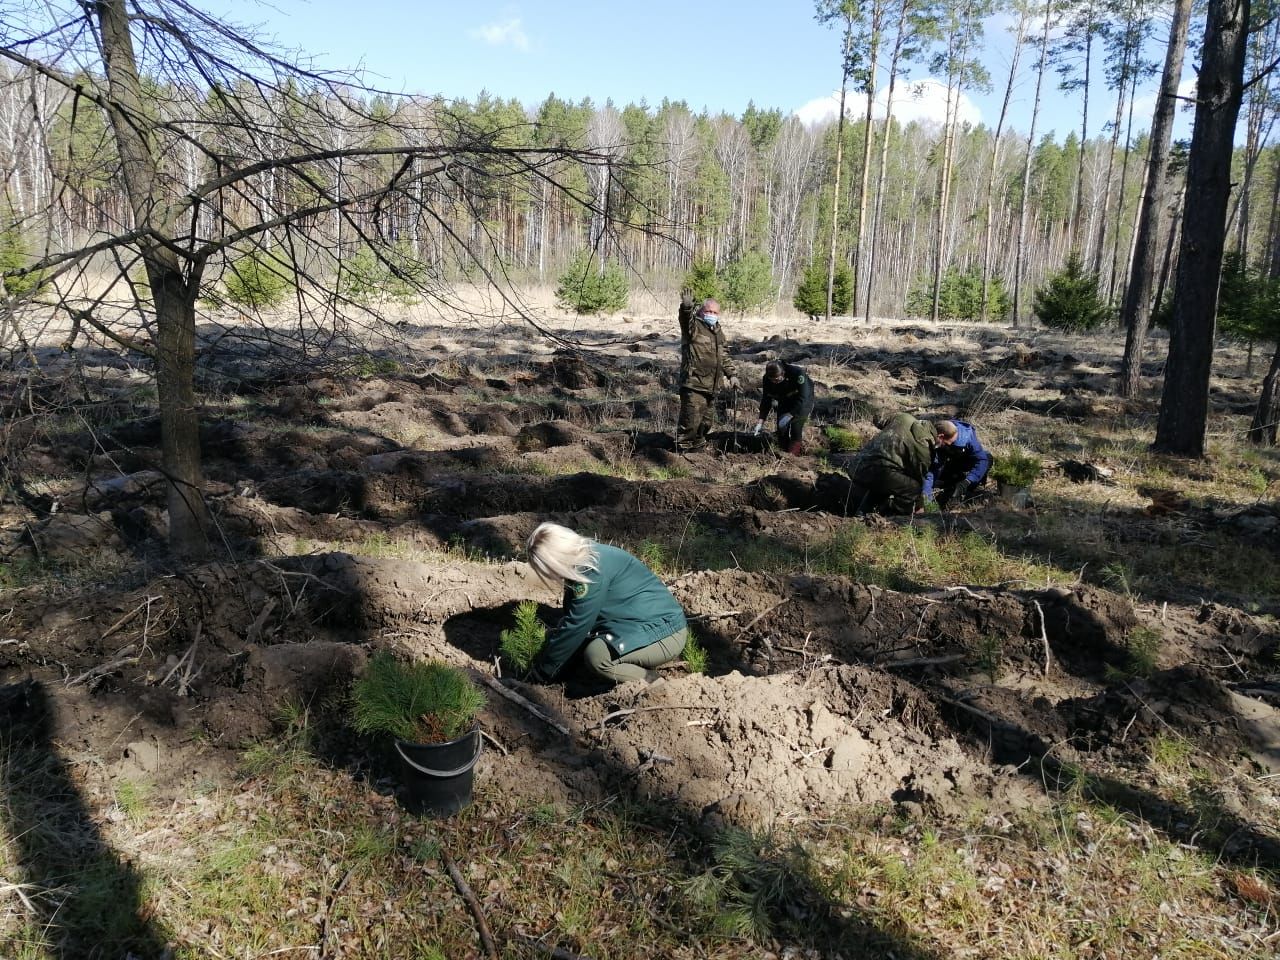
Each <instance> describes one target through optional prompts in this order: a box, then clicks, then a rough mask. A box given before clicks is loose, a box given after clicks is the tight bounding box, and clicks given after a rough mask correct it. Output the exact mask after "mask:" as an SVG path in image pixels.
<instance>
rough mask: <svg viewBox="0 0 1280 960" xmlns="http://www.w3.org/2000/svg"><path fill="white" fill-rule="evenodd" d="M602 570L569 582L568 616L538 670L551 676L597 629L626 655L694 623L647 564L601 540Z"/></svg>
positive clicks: (598, 547) (544, 650) (551, 639)
mask: <svg viewBox="0 0 1280 960" xmlns="http://www.w3.org/2000/svg"><path fill="white" fill-rule="evenodd" d="M595 549H596V555H597V558H598V560H599V565H600V569H599V570H598V571H595V572H592V573H590V577H591V579H590V580H589V581H588V582H587V583H571V584H568V585H567V586H566V588H565V591H564V616H563V617H561V619H560V623H559V625H558V626H557V627H556V629H555V631H554V632H553V633H552V634H551V636H549V637H548V638H547V644H546V646H545V647H543V648H542V653H540V654H539V655H538V660H537V662H536V663H535V664H534V671H535V672H536V673H539V674H541V675H542V676H544V677H546V678H548V679H550V678H551V677H554V676H555V675H556V674H557V673H559V672H560V671H561V669H563V667H564V665H565V664H566V663H568V662H569V660H570V659H572V657H573V655H574V654H576V653H577V652H578V651H579V650H580V649H581V648H582V645H583V644H584V643H586V641H587V639H588V638H589V637H590V636H591V634H592V633H605V632H607V633H608V634H610V636H608V637H605V642H606V643H608V644H609V647H610V649H612V650H613V652H614V653H616V654H618V655H619V656H621V655H622V654H625V653H630V652H631V651H633V650H639V649H640V648H642V647H647V646H649V644H651V643H657V642H658V641H659V640H665V639H666V638H667V637H669V636H671V635H672V634H673V633H677V632H678V631H680V630H683V629H684V628H685V627H686V626H687V625H688V624H687V621H686V620H685V617H684V610H683V609H682V608H681V606H680V604H679V603H678V602H676V598H675V597H673V596H672V595H671V591H670V590H668V589H667V588H666V586H665V585H664V584H663V583H662V581H661V580H659V579H658V578H657V577H655V576H654V575H653V572H652V571H651V570H650V569H649V568H648V567H646V566H645V565H644V564H643V563H641V562H640V561H639V560H637V559H636V558H635V557H633V556H632V555H631V554H629V553H627V551H625V550H619V549H618V548H617V547H610V546H606V545H605V544H597V545H596V547H595Z"/></svg>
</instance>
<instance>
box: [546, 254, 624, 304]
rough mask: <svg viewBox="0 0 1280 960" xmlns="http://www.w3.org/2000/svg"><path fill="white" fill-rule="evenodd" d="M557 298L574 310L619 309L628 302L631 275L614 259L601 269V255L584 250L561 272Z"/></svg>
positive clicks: (560, 302)
mask: <svg viewBox="0 0 1280 960" xmlns="http://www.w3.org/2000/svg"><path fill="white" fill-rule="evenodd" d="M556 300H557V302H559V304H560V305H561V306H562V307H564V308H565V309H566V310H572V311H574V313H616V312H617V311H619V310H621V309H622V308H623V307H625V306H626V305H627V275H626V273H624V272H623V270H622V268H621V267H620V266H618V265H617V264H616V263H612V262H611V263H606V264H605V265H604V268H603V269H601V267H600V261H599V259H598V258H597V257H596V256H595V255H594V254H593V253H592V252H591V251H590V250H583V251H581V252H579V253H578V255H577V256H575V257H574V258H573V260H572V261H571V262H570V264H569V266H568V268H567V269H566V270H565V272H564V273H562V274H561V275H560V285H559V286H558V287H556Z"/></svg>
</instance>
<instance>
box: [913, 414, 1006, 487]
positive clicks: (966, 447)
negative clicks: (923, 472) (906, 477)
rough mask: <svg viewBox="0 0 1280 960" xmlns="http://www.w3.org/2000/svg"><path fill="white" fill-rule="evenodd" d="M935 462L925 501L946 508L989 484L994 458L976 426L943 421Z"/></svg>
mask: <svg viewBox="0 0 1280 960" xmlns="http://www.w3.org/2000/svg"><path fill="white" fill-rule="evenodd" d="M934 427H935V428H936V430H937V434H936V436H935V437H934V447H933V458H932V461H931V462H930V465H929V473H928V476H926V477H925V478H924V498H925V500H929V499H933V500H936V501H937V503H938V506H940V507H945V506H946V505H947V504H949V503H951V502H952V501H955V502H957V503H958V502H959V501H961V500H964V499H966V498H967V497H968V496H969V493H970V491H971V490H972V489H973V488H974V487H978V486H981V485H982V484H984V483H986V481H987V473H988V472H989V471H990V470H991V454H990V453H988V452H987V450H986V448H985V447H983V445H982V441H981V440H979V439H978V431H977V430H975V429H974V428H973V424H971V423H968V422H966V421H964V420H939V421H938V422H937V423H935V424H934Z"/></svg>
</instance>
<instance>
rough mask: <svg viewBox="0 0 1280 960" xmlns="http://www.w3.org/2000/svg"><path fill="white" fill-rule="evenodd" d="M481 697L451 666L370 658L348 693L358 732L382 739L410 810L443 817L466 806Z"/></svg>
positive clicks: (476, 750) (377, 656) (477, 744)
mask: <svg viewBox="0 0 1280 960" xmlns="http://www.w3.org/2000/svg"><path fill="white" fill-rule="evenodd" d="M484 703H485V700H484V694H482V693H481V692H480V689H479V688H478V687H477V686H476V685H475V683H474V682H472V680H471V678H470V677H468V676H467V675H466V673H464V672H463V671H462V670H459V669H458V668H457V667H451V666H448V665H447V664H444V663H441V662H440V661H438V660H430V661H426V662H418V663H402V662H400V661H398V660H396V659H395V658H394V657H392V656H391V655H390V654H389V653H385V652H383V653H378V654H375V655H374V656H373V658H372V659H370V661H369V665H368V667H367V668H366V669H365V672H364V675H363V676H361V677H360V679H359V680H357V681H356V684H355V687H354V688H353V689H352V722H353V725H354V726H355V728H356V730H357V731H359V732H360V733H365V734H373V735H379V734H381V735H389V736H390V737H392V739H393V744H394V748H395V752H396V754H397V756H398V757H399V759H400V762H401V766H402V771H403V775H404V783H405V786H406V787H407V788H408V793H409V799H410V802H411V804H412V805H413V806H415V807H419V808H422V809H425V810H427V811H429V812H431V813H435V814H439V815H445V814H450V813H454V812H455V811H457V810H460V809H462V808H463V807H465V806H466V805H467V804H469V803H470V802H471V787H472V782H473V777H474V774H475V765H476V761H477V760H479V759H480V748H481V744H482V741H481V739H480V728H479V727H478V726H477V725H476V716H477V714H479V712H480V710H481V709H482V708H483V707H484Z"/></svg>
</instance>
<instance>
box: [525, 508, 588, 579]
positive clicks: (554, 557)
mask: <svg viewBox="0 0 1280 960" xmlns="http://www.w3.org/2000/svg"><path fill="white" fill-rule="evenodd" d="M526 549H527V550H528V553H529V566H531V567H533V572H534V573H536V574H537V575H538V576H540V577H541V578H542V579H543V580H545V581H546V582H547V583H548V584H549V585H551V586H555V585H556V584H557V583H570V582H571V583H585V582H586V581H587V580H588V577H587V574H588V573H594V572H596V571H598V570H599V569H600V558H599V556H598V555H597V554H596V549H595V543H593V542H592V541H591V540H588V539H587V538H586V537H582V536H579V535H578V534H576V533H574V532H573V531H572V530H570V529H569V528H568V527H562V526H560V524H558V523H540V524H538V528H537V529H536V530H534V531H533V533H531V534H529V543H528V546H527V547H526Z"/></svg>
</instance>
